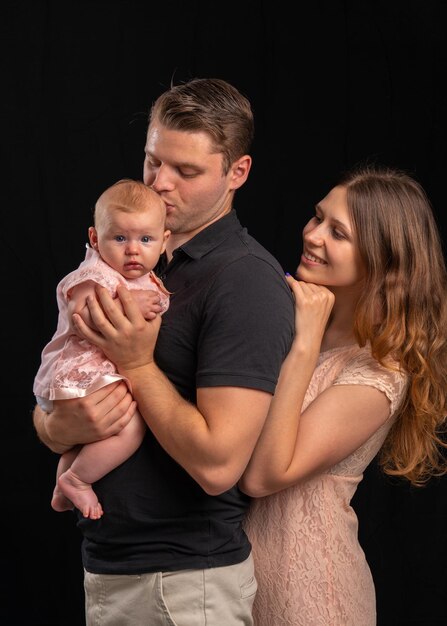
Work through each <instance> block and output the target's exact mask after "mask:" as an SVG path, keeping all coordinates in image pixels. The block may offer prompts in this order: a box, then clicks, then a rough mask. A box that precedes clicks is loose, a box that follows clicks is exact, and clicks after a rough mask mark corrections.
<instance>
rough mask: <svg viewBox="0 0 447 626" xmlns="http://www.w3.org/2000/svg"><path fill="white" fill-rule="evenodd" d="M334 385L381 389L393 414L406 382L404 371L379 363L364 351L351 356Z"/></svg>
mask: <svg viewBox="0 0 447 626" xmlns="http://www.w3.org/2000/svg"><path fill="white" fill-rule="evenodd" d="M333 384H334V385H368V386H370V387H375V388H376V389H378V390H379V391H382V392H383V393H384V394H385V395H386V397H387V398H388V400H389V401H390V415H393V414H394V413H395V412H396V410H397V408H398V407H399V404H400V402H401V400H402V398H403V395H404V392H405V390H406V387H407V384H408V377H407V375H406V374H405V373H403V372H401V371H396V370H390V369H388V368H386V367H384V366H383V365H380V363H378V362H377V361H376V360H375V359H374V358H373V357H372V356H371V354H369V353H368V352H366V351H362V352H360V353H359V354H357V355H356V356H355V357H353V358H352V359H351V360H350V361H349V362H348V363H347V364H346V366H345V367H344V368H343V370H342V371H341V372H340V374H339V375H338V376H337V378H336V379H335V380H334V382H333Z"/></svg>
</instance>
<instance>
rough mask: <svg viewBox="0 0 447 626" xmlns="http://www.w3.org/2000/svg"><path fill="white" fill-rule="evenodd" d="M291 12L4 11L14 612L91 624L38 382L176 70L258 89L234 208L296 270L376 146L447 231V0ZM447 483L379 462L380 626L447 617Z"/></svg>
mask: <svg viewBox="0 0 447 626" xmlns="http://www.w3.org/2000/svg"><path fill="white" fill-rule="evenodd" d="M289 5H290V6H289ZM294 5H295V3H293V1H291V0H287V1H285V0H284V1H283V0H275V1H272V2H268V1H267V0H265V1H254V0H253V1H243V0H241V1H240V2H237V3H228V2H227V3H224V2H219V3H218V2H213V1H212V0H203V1H198V0H189V1H184V2H183V1H180V0H178V1H175V0H164V1H163V0H161V1H159V2H152V1H151V0H146V1H145V2H138V1H135V0H127V1H123V2H118V1H102V2H98V1H93V0H92V1H85V2H80V1H78V2H71V1H64V0H59V1H57V0H54V1H47V2H43V1H38V0H36V1H32V0H30V1H20V0H18V1H16V2H8V1H4V2H3V3H2V5H1V7H0V28H1V32H0V42H1V46H2V49H1V63H2V70H1V86H2V89H1V96H0V102H1V105H2V115H1V124H2V132H1V142H0V145H1V151H2V162H3V167H2V171H3V173H4V179H3V183H2V191H4V190H5V189H6V197H3V198H2V199H3V207H2V222H3V224H2V226H3V228H2V233H3V245H2V246H1V248H2V254H3V262H2V268H3V269H2V294H3V302H2V310H3V313H2V329H3V341H2V344H3V348H4V350H3V354H4V366H5V367H4V369H3V384H4V387H5V389H6V404H5V403H3V407H4V409H5V410H4V411H3V424H4V426H3V445H2V455H1V456H2V462H3V470H2V479H3V487H2V491H3V497H2V498H1V500H2V508H1V510H2V513H1V521H2V546H1V549H0V558H1V565H2V572H3V575H4V580H6V584H5V582H3V583H2V585H1V587H0V588H1V593H2V595H3V597H2V598H1V600H0V623H1V624H2V625H5V626H15V625H19V626H25V625H26V626H28V625H29V626H37V625H39V626H82V625H83V623H84V621H83V592H82V567H81V562H80V551H79V542H80V536H79V533H78V531H77V529H76V527H75V525H74V520H73V517H72V514H71V513H64V514H58V513H55V512H54V511H52V509H51V508H50V497H51V492H52V489H53V483H54V475H55V468H56V462H57V456H56V455H54V454H52V453H51V452H50V451H48V450H47V449H46V448H45V447H44V446H42V445H41V444H40V443H39V442H38V440H37V438H36V436H35V433H34V431H33V428H32V421H31V410H32V407H33V403H34V401H33V395H32V382H33V378H34V375H35V372H36V371H37V367H38V365H39V362H40V351H41V349H42V348H43V346H44V344H45V343H46V342H47V341H48V340H49V338H50V337H51V335H52V333H53V332H54V328H55V323H56V316H57V310H56V301H55V288H56V284H57V282H58V281H59V280H60V279H61V278H62V276H64V275H65V274H66V273H68V272H69V271H71V270H72V269H74V268H75V267H76V266H77V265H78V264H79V262H80V261H81V260H82V258H83V256H84V244H85V242H86V240H87V228H88V226H89V225H90V223H91V207H92V206H93V204H94V202H95V200H96V198H97V196H98V195H99V194H100V193H101V192H102V191H103V190H104V189H105V187H106V186H108V185H110V184H112V183H113V182H115V180H117V179H118V178H122V177H125V176H130V177H133V178H141V176H142V162H143V148H144V141H145V131H146V119H147V113H148V109H149V106H150V104H151V103H152V101H153V100H154V99H155V98H156V97H157V96H158V95H159V94H160V93H161V92H162V91H164V90H165V89H166V88H167V87H168V86H169V84H170V82H171V80H173V81H174V82H181V81H184V80H186V79H188V78H192V77H196V76H198V77H219V78H224V79H226V80H229V81H230V82H232V83H233V84H234V85H235V86H236V87H238V88H239V89H240V90H241V91H242V92H243V93H245V94H246V95H247V96H248V97H249V99H250V100H251V102H252V104H253V108H254V112H255V119H256V138H255V143H254V146H253V151H252V154H253V157H254V165H253V168H252V172H251V174H250V179H249V181H248V183H247V184H246V185H245V186H244V188H242V189H241V190H240V191H239V192H238V194H237V195H236V201H235V208H236V210H237V212H238V215H239V217H240V219H241V221H242V222H243V223H244V224H245V225H246V226H247V227H248V229H249V231H250V232H251V234H252V235H254V236H255V237H257V238H258V239H259V240H260V241H261V242H262V243H263V244H264V245H265V246H266V247H267V248H268V249H269V250H270V251H271V252H272V253H273V254H275V256H276V257H277V258H278V259H279V261H280V262H281V264H282V265H283V267H284V270H285V271H289V272H291V273H292V272H293V271H294V269H295V268H296V265H297V262H298V258H299V255H300V246H301V243H300V242H301V229H302V226H303V224H304V223H305V220H306V219H307V217H308V215H309V213H310V212H311V211H312V207H313V205H314V204H315V202H317V201H318V200H320V199H321V198H322V197H323V196H324V195H325V194H326V192H327V191H328V190H329V188H330V186H331V184H332V182H333V178H334V177H335V176H337V175H338V174H339V173H340V171H341V170H342V169H344V168H345V167H347V166H350V165H352V164H354V163H355V162H357V161H359V160H362V159H365V158H369V159H372V160H376V161H380V162H383V163H386V164H389V165H396V166H399V167H403V168H405V169H407V170H409V171H410V173H412V174H413V175H415V177H416V178H417V179H418V180H419V181H420V182H422V184H423V185H424V187H425V189H426V190H427V192H428V194H429V197H430V198H431V201H432V204H433V207H434V210H435V214H436V216H437V218H438V223H439V226H440V229H441V233H442V236H443V239H444V240H446V237H447V218H446V214H445V179H446V174H447V169H446V165H447V159H446V155H445V151H446V128H447V121H446V97H445V95H444V93H443V92H444V84H445V81H446V69H447V55H446V28H447V21H446V9H445V2H444V1H443V0H437V1H436V0H346V1H341V0H319V1H318V0H313V1H308V2H306V3H301V4H299V5H297V6H294ZM2 195H3V194H2ZM5 376H6V378H5ZM446 485H447V481H446V479H445V478H443V479H435V480H433V481H432V482H431V483H430V485H429V486H428V487H426V488H425V489H423V490H418V489H410V488H409V487H408V486H407V485H406V484H405V483H403V482H401V481H394V482H392V481H391V480H390V479H387V478H384V477H383V476H382V475H381V474H380V472H379V470H378V468H377V466H376V465H375V464H373V465H372V466H371V467H370V468H369V469H368V471H367V472H366V475H365V479H364V481H363V482H362V483H361V485H360V487H359V489H358V492H357V494H356V496H355V499H354V506H355V508H356V510H357V513H358V515H359V520H360V539H361V542H362V545H363V547H364V549H365V552H366V555H367V558H368V560H369V563H370V565H371V569H372V572H373V576H374V579H375V583H376V590H377V604H378V625H379V626H406V625H416V624H417V625H420V626H431V625H441V624H443V625H444V624H446V623H447V602H446V588H447V572H446V568H447V565H446V563H447V558H446V557H447V546H446V536H447V530H446V529H447V497H446V496H447V490H446ZM356 626H362V625H361V624H359V625H356Z"/></svg>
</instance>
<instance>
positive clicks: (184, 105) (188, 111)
mask: <svg viewBox="0 0 447 626" xmlns="http://www.w3.org/2000/svg"><path fill="white" fill-rule="evenodd" d="M155 121H158V122H160V123H161V124H163V126H166V128H169V129H170V130H179V131H183V132H204V133H207V134H208V135H209V137H210V138H211V141H212V144H213V150H214V152H216V153H222V155H223V172H224V174H227V173H228V171H229V168H230V166H231V164H232V163H234V161H236V160H237V159H239V158H240V157H241V156H243V155H244V154H248V153H249V151H250V148H251V143H252V141H253V134H254V120H253V111H252V108H251V105H250V102H249V100H248V99H247V98H246V97H245V96H243V95H242V94H241V93H240V92H239V91H238V90H237V89H236V88H235V87H233V86H232V85H230V84H229V83H227V82H226V81H224V80H221V79H219V78H194V79H192V80H190V81H188V82H186V83H182V84H179V85H173V86H171V88H170V89H168V90H167V91H165V92H164V93H162V94H161V96H159V97H158V98H157V100H156V101H155V102H154V104H153V105H152V108H151V112H150V116H149V124H150V123H151V122H155Z"/></svg>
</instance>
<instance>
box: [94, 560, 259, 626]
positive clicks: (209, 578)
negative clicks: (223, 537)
mask: <svg viewBox="0 0 447 626" xmlns="http://www.w3.org/2000/svg"><path fill="white" fill-rule="evenodd" d="M84 589H85V612H86V623H87V626H236V625H237V626H242V625H243V626H252V625H253V618H252V606H253V601H254V598H255V594H256V589H257V583H256V579H255V575H254V567H253V559H252V557H251V556H250V557H249V558H248V559H247V560H246V561H244V562H243V563H239V564H237V565H229V566H227V567H215V568H211V569H204V570H182V571H179V572H157V573H155V574H135V575H125V576H115V575H110V574H91V573H89V572H85V573H84Z"/></svg>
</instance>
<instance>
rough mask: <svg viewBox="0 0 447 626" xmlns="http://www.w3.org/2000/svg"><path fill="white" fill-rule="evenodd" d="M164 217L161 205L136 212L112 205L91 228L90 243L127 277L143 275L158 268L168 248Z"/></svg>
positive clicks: (106, 260) (115, 268) (104, 258)
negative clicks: (94, 226)
mask: <svg viewBox="0 0 447 626" xmlns="http://www.w3.org/2000/svg"><path fill="white" fill-rule="evenodd" d="M164 218H165V215H164V213H163V211H162V210H160V208H159V206H158V205H156V206H148V207H147V209H144V210H139V211H136V212H127V211H126V212H125V211H122V210H120V209H119V207H116V206H115V207H111V210H109V211H107V212H106V214H105V215H104V216H103V219H102V220H101V222H100V224H99V225H98V227H97V228H92V229H91V233H90V244H91V245H92V247H93V248H95V249H96V250H98V252H99V254H100V255H101V257H102V258H103V260H104V261H105V262H106V263H108V264H109V265H110V266H111V267H112V268H113V269H114V270H116V271H117V272H119V273H120V274H122V275H123V276H124V277H125V278H139V277H140V276H144V274H147V273H148V272H150V271H151V270H152V269H153V268H154V267H155V265H156V264H157V262H158V259H159V258H160V255H161V254H162V253H163V252H164V250H165V248H166V241H167V239H168V237H169V231H167V230H166V229H165V224H164Z"/></svg>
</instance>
